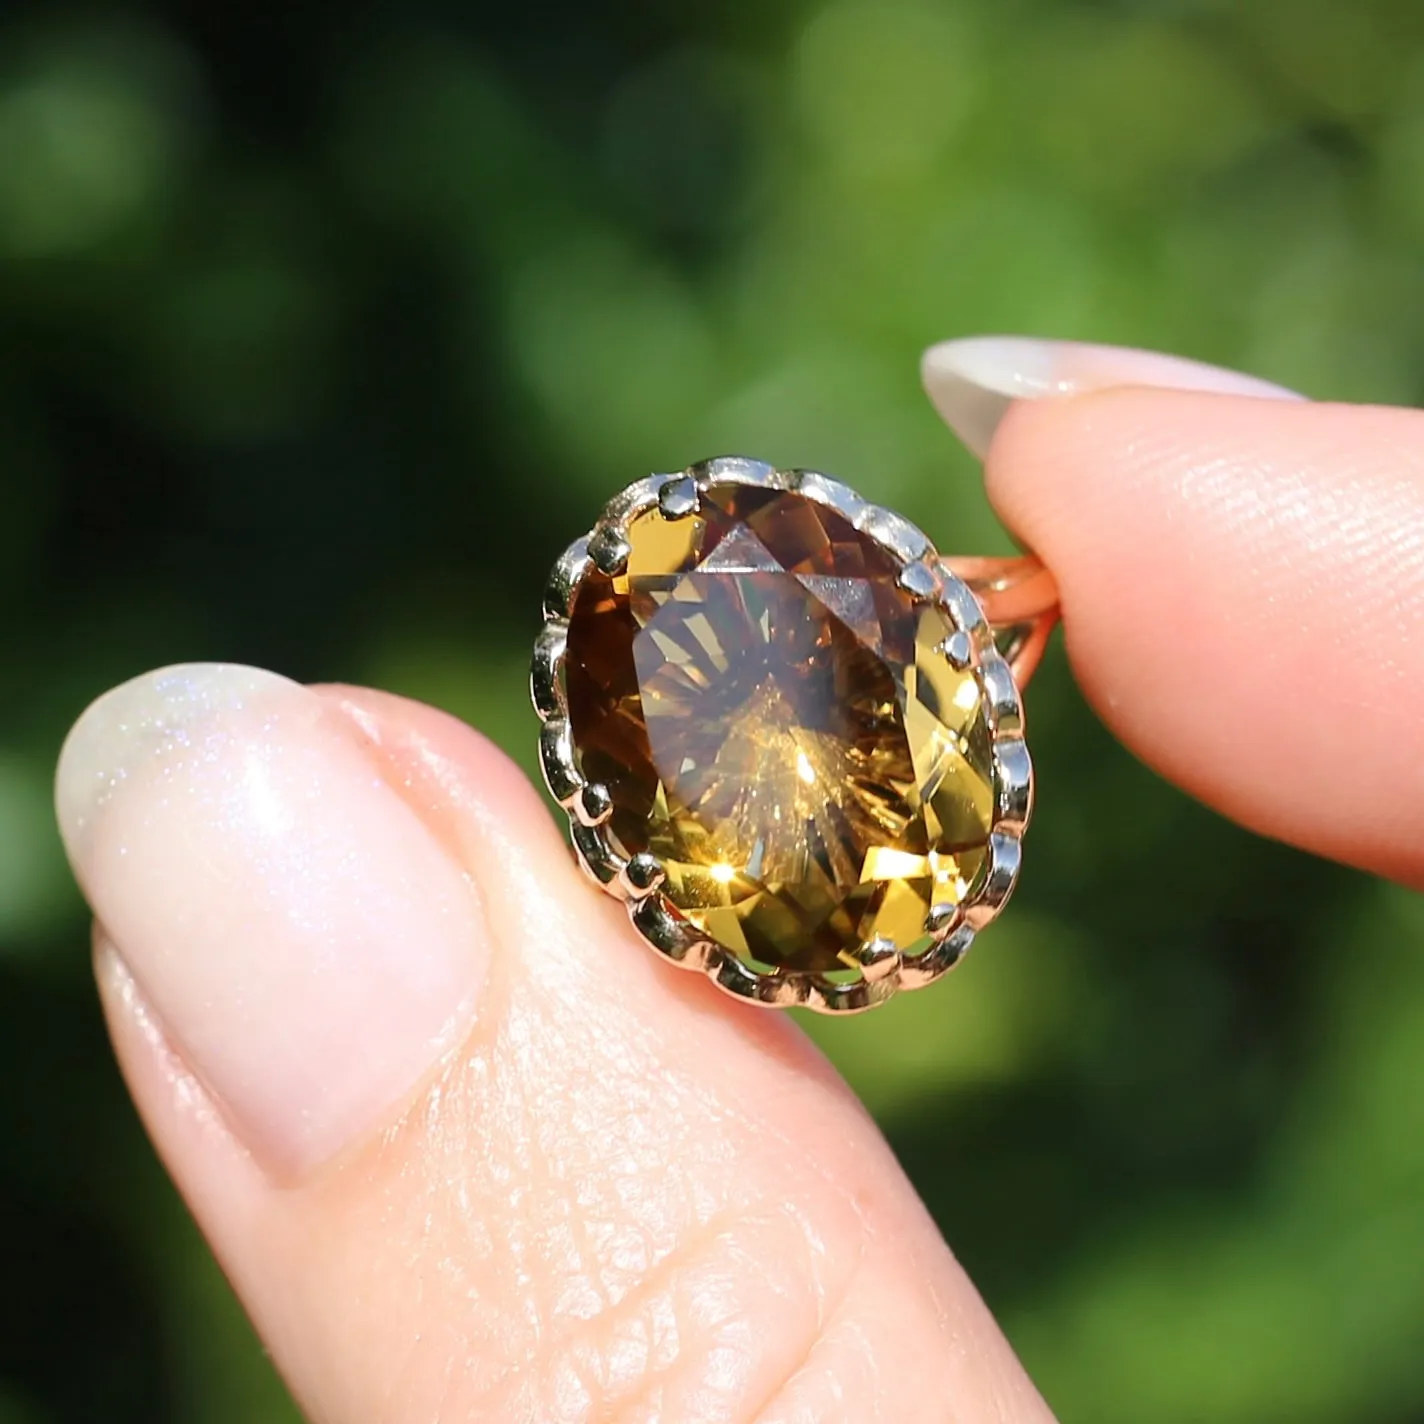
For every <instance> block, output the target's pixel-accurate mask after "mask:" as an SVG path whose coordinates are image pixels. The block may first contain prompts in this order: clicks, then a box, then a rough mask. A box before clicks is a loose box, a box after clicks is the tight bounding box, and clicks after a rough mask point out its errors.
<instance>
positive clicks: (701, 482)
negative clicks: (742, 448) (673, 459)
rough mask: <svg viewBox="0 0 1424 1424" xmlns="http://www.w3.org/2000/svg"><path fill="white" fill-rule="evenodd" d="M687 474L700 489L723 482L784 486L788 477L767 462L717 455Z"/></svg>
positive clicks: (689, 468)
mask: <svg viewBox="0 0 1424 1424" xmlns="http://www.w3.org/2000/svg"><path fill="white" fill-rule="evenodd" d="M687 474H688V476H689V478H690V479H692V480H693V481H694V482H695V483H696V484H697V486H698V488H699V489H706V488H707V486H708V485H710V484H716V483H719V482H721V481H723V480H725V481H727V482H728V483H729V484H743V485H769V486H772V487H776V486H778V485H783V484H784V483H785V481H786V478H787V476H786V475H785V474H783V472H782V471H780V470H778V469H777V468H776V466H775V465H769V464H767V462H766V461H765V460H753V459H750V458H749V457H748V456H746V455H715V456H713V458H712V459H710V460H699V461H698V462H697V463H696V464H695V465H689V466H688V467H687Z"/></svg>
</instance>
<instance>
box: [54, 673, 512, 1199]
mask: <svg viewBox="0 0 1424 1424" xmlns="http://www.w3.org/2000/svg"><path fill="white" fill-rule="evenodd" d="M56 804H57V810H58V815H59V824H60V830H61V833H62V834H63V836H64V842H65V846H66V848H67V850H68V852H69V859H70V863H71V864H72V865H73V867H74V872H75V875H76V876H77V878H78V880H79V883H80V885H81V887H82V888H83V890H84V893H85V895H86V897H87V898H88V900H89V903H90V905H91V906H92V907H93V910H94V914H95V916H96V917H97V918H98V920H99V921H100V923H101V924H102V925H103V927H104V930H105V931H106V933H107V934H108V935H109V937H110V938H111V939H112V940H113V942H114V944H115V945H116V946H117V948H118V951H119V953H120V954H121V955H122V956H123V959H124V961H125V963H126V964H127V966H128V968H129V970H130V972H131V973H132V975H133V977H134V979H135V981H136V982H137V984H138V986H139V988H140V989H141V990H142V992H143V994H144V996H145V997H146V999H147V1000H148V1002H149V1003H150V1004H151V1005H152V1008H153V1010H154V1012H155V1013H156V1015H157V1017H158V1018H159V1019H160V1020H161V1022H162V1023H163V1025H164V1028H165V1031H166V1032H167V1033H168V1035H169V1037H170V1038H171V1040H172V1041H173V1043H174V1046H175V1047H176V1048H177V1049H178V1051H179V1052H180V1053H181V1054H182V1055H183V1056H184V1058H185V1059H186V1060H187V1062H188V1063H189V1065H190V1067H191V1068H192V1069H193V1071H194V1073H195V1074H196V1075H197V1077H198V1078H199V1079H201V1080H202V1081H203V1083H204V1084H205V1085H206V1086H207V1088H208V1090H209V1091H210V1092H211V1093H212V1095H213V1096H214V1097H215V1098H216V1099H217V1100H218V1102H219V1103H220V1105H221V1106H222V1108H223V1110H224V1111H225V1113H226V1115H227V1118H228V1121H229V1122H230V1124H231V1125H232V1127H233V1129H234V1131H235V1132H236V1134H237V1135H238V1136H239V1137H240V1138H241V1139H242V1140H243V1142H244V1143H245V1144H246V1145H247V1146H248V1148H249V1149H250V1150H251V1151H252V1152H253V1153H254V1154H255V1155H256V1156H258V1157H259V1159H261V1160H263V1161H264V1162H265V1163H266V1164H267V1165H268V1166H269V1167H271V1168H272V1169H273V1170H276V1171H278V1172H280V1173H289V1172H293V1171H298V1170H300V1169H301V1168H303V1167H306V1166H310V1165H312V1164H314V1163H316V1162H320V1161H322V1160H325V1159H326V1158H329V1157H331V1156H332V1155H334V1154H336V1153H337V1152H339V1151H340V1150H341V1149H342V1148H343V1147H344V1146H346V1145H347V1144H348V1143H349V1142H351V1141H352V1140H354V1139H357V1138H359V1137H360V1136H362V1135H363V1134H365V1133H367V1132H369V1131H371V1130H373V1129H374V1128H375V1127H377V1126H378V1125H380V1124H382V1123H384V1122H385V1121H386V1120H387V1119H388V1118H389V1116H390V1114H391V1112H392V1111H393V1110H394V1109H395V1108H397V1107H398V1105H400V1104H402V1103H403V1101H404V1100H405V1099H406V1098H407V1097H408V1096H409V1094H410V1092H411V1090H412V1089H413V1088H414V1087H415V1086H416V1085H417V1083H418V1082H419V1081H420V1079H421V1078H422V1077H423V1076H424V1075H425V1074H426V1073H427V1072H428V1071H429V1069H430V1068H431V1067H432V1065H433V1064H434V1063H435V1062H436V1061H437V1060H438V1059H439V1058H440V1056H441V1055H442V1054H443V1053H444V1052H446V1051H447V1050H448V1049H450V1048H451V1047H453V1046H454V1045H455V1044H457V1043H458V1042H459V1041H460V1040H461V1039H462V1037H463V1036H464V1033H465V1031H466V1029H467V1028H468V1026H469V1024H470V1021H471V1018H472V1016H473V1013H474V1009H475V1003H476V999H477V996H478V993H479V989H480V987H481V984H482V982H483V979H484V975H485V970H486V961H487V955H488V948H487V945H488V941H487V938H486V935H485V931H484V926H483V921H482V916H481V910H480V905H479V901H478V897H477V894H476V892H475V889H474V886H473V884H472V883H471V881H470V878H469V876H468V875H467V874H466V873H465V872H464V871H463V870H462V869H461V867H460V866H459V865H458V864H457V863H456V862H455V860H454V859H453V858H452V857H451V856H450V854H449V853H448V852H447V851H446V850H445V848H444V847H443V846H442V844H441V843H440V841H439V840H437V838H436V837H435V835H434V834H433V833H432V832H431V831H430V830H429V829H428V828H427V827H426V825H425V824H424V823H423V822H422V821H421V820H420V818H419V817H418V816H417V815H416V813H415V812H414V811H413V810H412V809H411V807H410V806H409V805H408V804H407V803H406V802H405V801H404V800H402V798H401V797H400V796H399V795H398V794H397V793H396V791H395V790H393V789H392V788H391V787H390V786H388V785H387V784H386V783H385V782H384V781H383V780H382V779H381V776H380V773H379V771H378V769H377V763H376V762H375V761H373V760H372V759H370V758H369V757H368V756H367V754H366V752H365V751H364V750H363V748H362V746H361V744H360V741H359V734H358V732H357V731H356V729H355V728H354V726H353V725H352V723H351V722H350V721H349V719H347V718H345V717H342V716H341V715H340V713H339V712H337V711H335V710H334V709H333V708H332V707H331V706H330V705H329V704H328V703H326V702H325V701H324V700H323V699H322V698H320V697H319V696H317V695H316V694H315V693H313V692H310V691H308V690H307V689H306V688H304V687H301V686H299V685H298V684H297V683H294V682H289V681H288V680H287V679H286V678H283V677H278V676H277V675H276V674H274V673H270V672H261V671H259V670H257V669H254V668H245V667H234V666H228V665H223V664H193V665H191V666H186V667H173V668H165V669H163V670H162V671H160V672H152V673H147V674H145V675H144V676H143V677H138V678H135V679H134V680H133V681H132V682H127V683H125V684H124V685H123V686H122V687H118V688H115V689H114V690H113V691H112V692H110V693H107V694H106V695H105V696H103V697H101V698H100V699H99V700H98V701H97V702H96V703H94V705H93V706H92V707H90V708H89V710H88V711H87V712H85V713H84V715H83V716H82V717H81V718H80V719H79V721H78V722H77V723H76V725H75V727H74V729H73V731H71V732H70V734H69V739H68V741H67V742H66V743H65V746H64V750H63V752H62V753H61V755H60V761H59V774H58V780H57V785H56Z"/></svg>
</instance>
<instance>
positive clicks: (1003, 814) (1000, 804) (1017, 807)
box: [994, 737, 1033, 832]
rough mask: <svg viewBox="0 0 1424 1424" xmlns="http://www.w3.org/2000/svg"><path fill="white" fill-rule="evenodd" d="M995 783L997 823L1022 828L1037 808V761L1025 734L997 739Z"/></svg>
mask: <svg viewBox="0 0 1424 1424" xmlns="http://www.w3.org/2000/svg"><path fill="white" fill-rule="evenodd" d="M994 785H995V790H996V802H997V804H996V806H995V811H994V814H995V819H996V822H997V824H998V825H999V827H1000V828H1001V829H1005V828H1007V827H1009V826H1013V827H1016V828H1017V829H1018V830H1019V831H1020V832H1022V831H1023V828H1024V827H1025V826H1026V825H1028V818H1029V815H1030V814H1031V812H1032V810H1033V764H1032V763H1031V762H1030V761H1029V755H1028V747H1027V746H1026V745H1025V744H1024V741H1023V738H1022V737H1000V738H998V740H997V741H996V742H995V743H994Z"/></svg>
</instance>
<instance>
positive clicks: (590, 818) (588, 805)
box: [573, 781, 613, 826]
mask: <svg viewBox="0 0 1424 1424" xmlns="http://www.w3.org/2000/svg"><path fill="white" fill-rule="evenodd" d="M573 813H574V815H575V816H577V817H578V819H579V824H580V825H584V826H601V825H602V824H603V823H604V822H605V821H606V820H607V819H608V818H609V817H610V816H611V815H612V814H613V797H612V796H611V795H609V792H608V788H607V787H606V786H605V785H604V784H603V783H602V782H601V781H590V782H587V783H586V784H585V785H584V786H582V787H581V788H580V789H579V793H578V796H577V798H576V799H575V801H574V804H573Z"/></svg>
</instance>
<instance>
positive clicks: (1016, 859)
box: [964, 831, 1023, 930]
mask: <svg viewBox="0 0 1424 1424" xmlns="http://www.w3.org/2000/svg"><path fill="white" fill-rule="evenodd" d="M1022 858H1023V850H1022V848H1021V847H1020V845H1019V843H1018V839H1017V837H1015V836H1012V835H1006V834H1005V833H1004V832H1003V831H995V832H994V834H993V835H991V836H990V837H989V872H988V875H987V876H986V877H985V879H984V888H983V889H982V890H981V891H980V892H979V894H978V895H977V896H976V897H975V898H974V901H973V903H971V904H968V905H966V906H965V907H964V921H965V923H966V924H967V925H969V926H970V927H971V928H972V929H975V930H981V929H983V928H984V926H985V925H987V924H988V923H989V921H990V920H992V919H993V918H994V916H995V915H997V914H998V913H999V911H1000V910H1001V909H1003V906H1004V901H1005V900H1007V899H1008V898H1009V894H1010V892H1011V891H1012V890H1013V888H1014V882H1015V881H1016V880H1017V879H1018V876H1019V863H1020V861H1021V860H1022Z"/></svg>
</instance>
